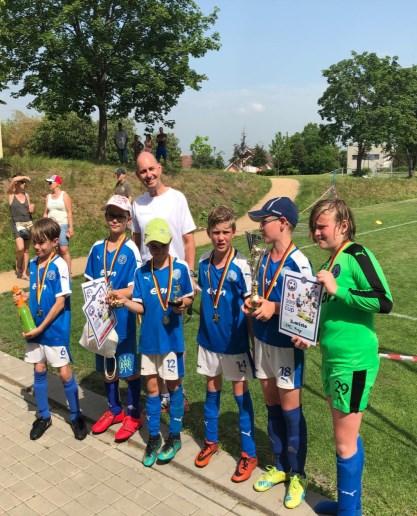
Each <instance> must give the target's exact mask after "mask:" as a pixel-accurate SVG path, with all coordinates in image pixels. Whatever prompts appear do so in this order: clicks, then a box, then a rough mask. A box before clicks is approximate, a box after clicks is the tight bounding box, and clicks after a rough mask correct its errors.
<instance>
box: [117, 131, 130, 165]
mask: <svg viewBox="0 0 417 516" xmlns="http://www.w3.org/2000/svg"><path fill="white" fill-rule="evenodd" d="M118 128H119V129H118V131H117V132H116V133H115V135H114V144H115V145H116V149H117V154H118V155H119V161H120V163H127V142H128V136H127V132H126V131H125V130H124V129H123V125H122V124H121V123H119V125H118Z"/></svg>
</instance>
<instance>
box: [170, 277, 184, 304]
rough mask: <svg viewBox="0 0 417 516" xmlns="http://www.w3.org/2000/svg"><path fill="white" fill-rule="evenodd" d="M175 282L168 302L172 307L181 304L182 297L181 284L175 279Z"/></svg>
mask: <svg viewBox="0 0 417 516" xmlns="http://www.w3.org/2000/svg"><path fill="white" fill-rule="evenodd" d="M174 282H175V283H174V284H173V285H172V291H171V296H170V298H169V299H168V304H169V305H170V306H172V307H175V306H181V304H182V297H181V285H180V284H179V283H178V281H177V280H174Z"/></svg>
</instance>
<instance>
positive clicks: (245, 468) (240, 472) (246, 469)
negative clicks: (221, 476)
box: [231, 452, 258, 482]
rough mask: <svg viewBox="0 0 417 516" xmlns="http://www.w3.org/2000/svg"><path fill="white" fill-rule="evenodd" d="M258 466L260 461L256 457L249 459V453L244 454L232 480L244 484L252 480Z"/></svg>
mask: <svg viewBox="0 0 417 516" xmlns="http://www.w3.org/2000/svg"><path fill="white" fill-rule="evenodd" d="M257 465H258V459H257V458H256V457H249V455H248V454H247V453H245V452H242V455H241V457H240V459H239V462H238V463H237V466H236V470H235V472H234V474H233V476H232V478H231V480H232V482H244V481H245V480H247V479H248V478H250V476H251V475H252V472H253V470H254V469H255V468H256V466H257Z"/></svg>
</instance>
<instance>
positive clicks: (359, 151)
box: [356, 143, 365, 176]
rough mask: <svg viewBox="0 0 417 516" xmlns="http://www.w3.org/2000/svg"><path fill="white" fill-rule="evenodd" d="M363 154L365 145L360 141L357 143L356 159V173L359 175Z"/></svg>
mask: <svg viewBox="0 0 417 516" xmlns="http://www.w3.org/2000/svg"><path fill="white" fill-rule="evenodd" d="M364 154H365V147H364V145H363V144H362V143H358V159H357V160H356V174H357V175H358V176H360V175H361V171H362V160H363V156H364Z"/></svg>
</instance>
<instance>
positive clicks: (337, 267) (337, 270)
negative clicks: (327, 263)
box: [332, 263, 342, 278]
mask: <svg viewBox="0 0 417 516" xmlns="http://www.w3.org/2000/svg"><path fill="white" fill-rule="evenodd" d="M341 270H342V268H341V267H340V265H339V264H338V263H336V265H335V266H334V267H333V269H332V274H333V277H334V278H337V277H338V276H339V275H340V271H341Z"/></svg>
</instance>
